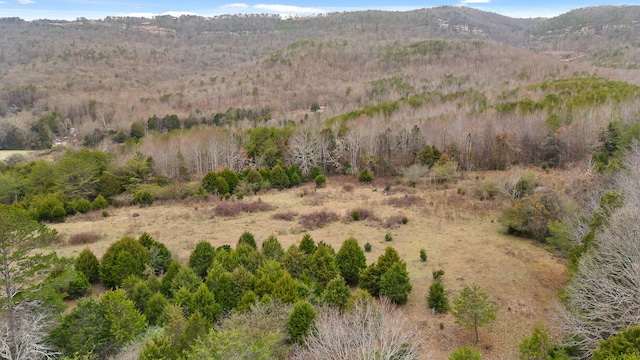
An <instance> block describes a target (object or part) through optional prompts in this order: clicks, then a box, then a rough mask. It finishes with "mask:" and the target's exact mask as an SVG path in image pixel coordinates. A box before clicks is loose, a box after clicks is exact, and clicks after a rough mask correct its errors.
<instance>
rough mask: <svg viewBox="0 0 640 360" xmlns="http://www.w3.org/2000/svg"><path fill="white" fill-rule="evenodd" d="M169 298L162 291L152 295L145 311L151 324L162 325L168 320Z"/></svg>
mask: <svg viewBox="0 0 640 360" xmlns="http://www.w3.org/2000/svg"><path fill="white" fill-rule="evenodd" d="M167 306H169V302H168V301H167V299H166V298H165V297H164V296H162V294H160V293H155V294H153V295H151V297H150V298H149V301H148V302H147V306H146V309H145V312H144V315H145V317H146V318H147V321H148V322H149V325H162V324H164V322H165V321H166V317H167V314H166V310H167Z"/></svg>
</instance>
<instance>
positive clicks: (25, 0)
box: [18, 0, 35, 5]
mask: <svg viewBox="0 0 640 360" xmlns="http://www.w3.org/2000/svg"><path fill="white" fill-rule="evenodd" d="M18 2H19V3H20V4H22V5H29V4H33V3H35V1H33V0H18Z"/></svg>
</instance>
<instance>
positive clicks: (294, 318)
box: [287, 300, 316, 343]
mask: <svg viewBox="0 0 640 360" xmlns="http://www.w3.org/2000/svg"><path fill="white" fill-rule="evenodd" d="M315 319H316V311H315V310H314V309H313V306H311V304H309V303H308V302H307V301H304V300H303V301H299V302H297V303H296V304H295V306H294V307H293V311H292V312H291V315H289V321H288V322H287V335H289V339H290V340H291V341H292V342H295V343H299V342H301V341H302V340H303V339H304V337H305V336H306V335H307V334H308V333H309V330H310V329H311V326H312V325H313V322H314V321H315Z"/></svg>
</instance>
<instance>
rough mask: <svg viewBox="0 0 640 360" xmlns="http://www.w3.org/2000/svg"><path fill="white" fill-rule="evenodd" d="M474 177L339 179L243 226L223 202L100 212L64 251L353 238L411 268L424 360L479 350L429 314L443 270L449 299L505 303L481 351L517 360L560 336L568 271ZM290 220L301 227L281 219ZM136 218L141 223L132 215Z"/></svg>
mask: <svg viewBox="0 0 640 360" xmlns="http://www.w3.org/2000/svg"><path fill="white" fill-rule="evenodd" d="M490 175H491V174H489V175H488V176H490ZM494 175H495V174H494ZM483 176H484V174H480V177H483ZM496 176H499V175H496ZM469 178H470V179H471V180H463V181H460V182H458V183H457V184H456V185H453V186H451V188H450V189H444V188H438V189H436V188H434V187H416V188H410V187H405V186H400V185H398V186H392V187H391V191H390V192H389V193H388V194H386V195H385V194H384V192H383V191H382V189H383V187H384V183H381V182H378V183H376V184H372V185H363V184H359V183H357V182H352V180H350V179H349V180H346V179H344V178H339V177H334V178H329V180H328V181H327V187H326V188H322V189H317V190H316V189H315V188H314V186H313V185H312V184H307V185H304V186H302V187H298V188H294V189H289V190H284V191H270V192H268V193H264V194H260V195H257V196H247V197H245V199H244V200H242V202H244V203H251V202H255V201H257V200H258V199H260V201H262V202H263V203H267V204H270V205H272V206H273V209H272V210H269V211H263V212H254V213H241V214H240V215H236V216H233V217H223V216H219V215H216V212H215V210H214V209H215V207H216V206H217V205H218V204H219V203H220V202H219V201H218V200H217V199H214V197H211V198H210V199H209V200H200V201H196V200H191V201H185V202H174V203H165V204H158V203H156V204H154V205H153V206H151V207H145V208H139V207H117V208H113V207H111V208H109V210H108V211H109V214H110V215H109V216H108V217H105V218H103V217H102V215H101V213H100V212H93V213H89V214H85V215H81V216H75V217H70V218H68V219H67V222H66V223H63V224H55V225H52V227H53V228H56V229H57V230H58V232H59V233H60V234H61V241H60V243H58V244H57V245H56V246H54V250H55V251H57V252H58V253H59V254H60V255H62V256H75V255H77V254H78V253H79V252H80V251H81V250H82V249H83V248H85V247H87V246H88V247H89V248H90V249H91V250H92V251H93V252H94V253H95V254H96V256H98V257H99V258H100V257H101V256H102V254H103V253H104V251H105V250H106V249H107V247H108V246H109V245H110V244H111V243H112V242H114V241H116V240H118V239H120V238H121V237H122V236H124V235H127V234H130V235H132V236H134V237H138V236H139V235H140V234H141V233H142V232H144V231H146V232H149V233H150V234H151V235H152V236H153V237H154V238H155V239H156V240H158V241H160V242H162V243H164V244H166V245H167V247H168V248H169V249H170V250H171V251H172V252H173V254H174V256H177V257H178V258H179V260H180V261H181V262H183V263H186V261H187V259H188V256H189V254H190V252H191V251H192V250H193V248H194V247H195V244H196V243H197V242H198V241H201V240H207V241H209V242H210V243H211V244H212V245H214V246H220V245H224V244H229V245H232V246H235V244H236V242H237V240H238V238H239V237H240V235H241V234H242V233H243V232H245V231H249V232H251V233H253V234H254V235H255V237H256V241H257V242H258V244H260V243H261V242H262V241H263V240H265V239H266V238H267V237H268V236H269V235H275V236H277V238H278V240H279V241H280V242H281V244H282V246H283V247H284V248H285V249H286V248H288V247H289V246H290V245H291V244H294V243H298V242H299V241H300V239H301V238H302V236H303V235H304V233H305V232H308V233H309V234H311V236H312V237H313V239H314V240H315V241H316V243H317V242H319V241H324V242H326V243H328V244H331V245H332V246H333V247H334V248H335V249H336V251H337V250H338V249H339V247H340V245H341V244H342V242H343V241H344V240H345V239H347V238H348V237H350V236H353V237H355V238H356V239H358V242H359V243H360V245H361V246H363V245H364V244H365V243H366V242H369V243H371V245H372V246H373V248H372V251H371V252H369V253H366V255H367V262H368V263H371V262H373V261H375V260H376V259H377V258H378V256H379V255H381V254H382V253H383V252H384V249H385V247H387V246H393V247H394V248H395V249H396V250H397V251H398V253H399V254H400V256H402V257H403V258H404V259H405V260H406V262H407V265H408V270H409V273H410V277H411V283H412V284H413V291H412V292H411V294H410V297H409V302H408V304H407V305H406V306H403V307H402V310H403V311H404V312H405V313H406V314H407V316H408V317H409V318H410V320H411V321H412V322H413V324H414V325H415V327H416V330H417V331H420V332H421V333H422V338H423V345H424V351H423V354H424V356H423V358H424V359H445V358H446V357H447V354H448V353H449V352H451V351H452V350H453V349H455V348H457V347H459V346H462V345H465V344H471V345H472V344H473V335H472V332H471V331H467V330H464V329H462V328H461V327H460V326H459V325H457V324H455V322H454V318H453V316H452V315H451V314H444V315H433V314H431V312H430V311H429V309H427V306H426V301H425V296H426V294H427V292H428V289H429V285H430V284H431V281H432V271H433V270H437V269H443V270H444V271H445V275H444V277H443V284H444V286H445V289H446V291H447V293H448V296H449V300H451V299H452V298H453V297H454V296H455V294H457V292H458V291H459V290H460V289H462V288H463V287H464V286H465V285H468V284H472V283H475V284H477V285H479V286H480V287H481V288H482V289H483V290H484V291H485V292H487V293H488V294H489V296H490V298H491V299H492V300H493V301H495V302H496V304H497V305H498V306H499V307H500V310H499V312H498V315H497V321H496V322H495V323H494V324H493V325H492V326H490V327H489V328H481V329H480V344H479V347H480V350H481V351H482V355H483V359H513V358H515V357H516V355H515V354H516V351H517V345H518V343H519V342H520V340H521V339H522V338H524V337H525V336H529V335H530V334H531V331H532V329H533V328H534V327H535V326H537V325H539V324H545V325H546V327H547V329H548V331H549V332H550V335H551V336H552V337H555V336H556V335H557V334H556V333H555V331H554V329H553V326H552V325H551V324H552V323H553V313H554V311H555V308H556V306H557V305H558V302H559V301H558V298H557V293H558V290H559V289H560V288H561V287H562V285H563V282H564V279H565V265H564V262H563V261H562V260H561V259H558V258H555V257H554V256H553V255H551V254H550V253H549V252H548V251H546V250H545V249H544V248H543V247H542V246H540V245H539V244H538V243H535V242H533V241H530V240H525V239H519V238H515V237H511V236H507V235H506V234H505V229H504V228H503V227H502V226H501V225H500V224H499V223H498V221H497V219H498V217H499V215H500V209H502V208H503V207H504V206H506V205H507V204H508V200H507V199H505V198H500V199H497V200H485V201H480V199H478V197H477V196H474V195H473V193H474V191H473V189H474V187H475V186H476V183H477V181H478V180H473V178H475V174H474V176H473V177H472V176H471V175H469ZM476 179H477V178H476ZM377 181H382V180H380V179H377ZM459 189H460V190H462V191H460V190H459ZM556 190H558V189H556ZM354 209H367V210H369V211H370V212H371V213H372V215H373V217H376V218H377V219H371V218H369V219H365V220H360V221H351V220H350V216H349V215H350V214H351V212H352V211H353V210H354ZM321 210H326V211H328V212H333V213H336V214H337V215H338V216H339V220H338V221H335V222H332V223H330V224H328V225H325V226H324V227H321V228H317V229H312V230H305V228H304V227H303V226H302V225H300V223H299V219H300V217H301V216H302V215H305V214H310V213H313V212H316V211H321ZM287 212H289V213H290V214H289V215H290V216H293V219H292V220H281V219H277V218H276V217H275V216H274V214H283V213H287ZM134 213H136V214H138V216H132V215H133V214H134ZM362 214H364V213H363V212H362V213H361V217H362ZM402 217H406V219H408V222H407V223H406V224H402V223H401V222H400V221H398V222H399V224H397V225H395V226H393V227H391V228H388V227H386V226H385V225H384V222H385V221H386V220H387V219H390V218H394V219H396V220H398V219H401V218H402ZM83 233H93V234H97V235H98V237H99V239H98V240H97V241H95V242H93V243H91V244H87V245H70V244H68V241H69V239H70V237H71V236H72V235H75V234H83ZM387 233H390V234H391V236H392V238H393V240H392V241H390V242H388V241H386V240H385V235H386V234H387ZM422 248H424V249H425V250H426V252H427V255H428V259H427V261H426V262H422V261H420V257H419V252H420V249H422Z"/></svg>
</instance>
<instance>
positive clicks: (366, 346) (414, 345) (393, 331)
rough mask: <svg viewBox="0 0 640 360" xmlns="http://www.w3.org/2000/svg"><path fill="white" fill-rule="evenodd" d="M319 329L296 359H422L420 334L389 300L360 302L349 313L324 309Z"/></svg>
mask: <svg viewBox="0 0 640 360" xmlns="http://www.w3.org/2000/svg"><path fill="white" fill-rule="evenodd" d="M315 327H316V330H315V332H314V334H313V335H311V336H309V337H307V339H306V340H305V343H304V346H302V347H299V348H296V349H295V350H294V355H293V359H305V360H306V359H308V360H316V359H317V360H320V359H322V360H325V359H341V360H350V359H354V360H355V359H374V358H375V359H403V360H410V359H418V358H420V354H421V351H420V334H419V332H418V331H417V329H412V328H411V327H410V325H409V323H408V320H407V318H406V317H405V316H404V315H403V314H402V312H400V311H399V310H397V309H396V308H395V306H394V305H393V304H391V302H390V301H389V300H388V299H385V298H383V299H381V300H380V302H379V303H378V302H376V301H373V300H369V301H367V300H365V301H356V303H355V304H354V307H353V309H352V310H351V311H350V312H347V313H341V312H340V311H339V310H337V309H332V308H328V309H323V310H322V312H321V313H320V315H319V317H318V319H317V321H316V324H315ZM422 354H423V355H424V353H422ZM427 357H428V356H427Z"/></svg>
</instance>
